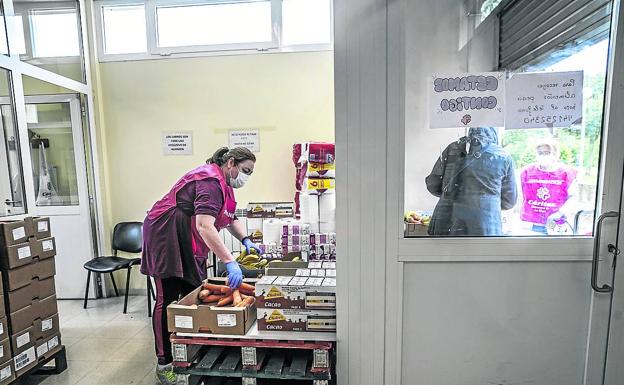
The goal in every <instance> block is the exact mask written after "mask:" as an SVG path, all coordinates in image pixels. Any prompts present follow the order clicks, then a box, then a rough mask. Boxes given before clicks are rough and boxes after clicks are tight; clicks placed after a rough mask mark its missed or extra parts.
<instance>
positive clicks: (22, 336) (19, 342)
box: [11, 326, 37, 356]
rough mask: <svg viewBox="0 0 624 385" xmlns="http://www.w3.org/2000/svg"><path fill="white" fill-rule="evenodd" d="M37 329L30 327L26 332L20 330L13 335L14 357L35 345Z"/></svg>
mask: <svg viewBox="0 0 624 385" xmlns="http://www.w3.org/2000/svg"><path fill="white" fill-rule="evenodd" d="M35 337H36V336H35V327H34V326H29V327H27V328H25V329H24V330H20V331H19V332H16V333H14V334H12V335H11V350H12V351H13V355H14V356H17V355H18V354H20V353H22V352H24V351H26V350H28V349H30V348H31V347H32V346H34V345H35V341H36V340H37V339H36V338H35Z"/></svg>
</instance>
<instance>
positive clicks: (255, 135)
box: [228, 129, 260, 152]
mask: <svg viewBox="0 0 624 385" xmlns="http://www.w3.org/2000/svg"><path fill="white" fill-rule="evenodd" d="M228 144H229V147H230V148H234V147H245V148H248V149H249V150H250V151H251V152H259V151H260V131H259V130H258V129H246V130H229V143H228Z"/></svg>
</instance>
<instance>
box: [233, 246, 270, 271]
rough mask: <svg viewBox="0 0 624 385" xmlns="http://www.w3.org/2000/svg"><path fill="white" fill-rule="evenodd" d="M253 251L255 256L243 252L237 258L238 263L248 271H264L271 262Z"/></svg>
mask: <svg viewBox="0 0 624 385" xmlns="http://www.w3.org/2000/svg"><path fill="white" fill-rule="evenodd" d="M252 251H253V252H254V254H247V252H246V251H245V250H243V251H241V253H240V254H239V256H238V257H236V262H238V263H239V264H240V265H241V266H243V267H245V268H246V269H248V270H259V269H264V268H265V267H266V265H268V264H269V260H268V259H266V258H262V257H260V256H258V255H257V254H255V250H252Z"/></svg>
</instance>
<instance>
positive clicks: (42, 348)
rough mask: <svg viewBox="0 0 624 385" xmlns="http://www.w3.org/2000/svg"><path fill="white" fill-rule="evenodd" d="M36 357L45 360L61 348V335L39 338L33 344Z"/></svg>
mask: <svg viewBox="0 0 624 385" xmlns="http://www.w3.org/2000/svg"><path fill="white" fill-rule="evenodd" d="M35 347H36V353H37V359H38V360H39V361H41V360H47V359H48V358H50V357H52V356H53V355H54V353H56V352H58V351H59V350H61V335H60V334H55V335H53V336H51V337H48V338H45V339H40V340H38V341H37V343H36V344H35Z"/></svg>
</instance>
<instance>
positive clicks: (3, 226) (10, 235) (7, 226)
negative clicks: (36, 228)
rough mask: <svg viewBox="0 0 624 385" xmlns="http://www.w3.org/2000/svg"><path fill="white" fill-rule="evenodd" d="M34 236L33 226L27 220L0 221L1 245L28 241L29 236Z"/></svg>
mask: <svg viewBox="0 0 624 385" xmlns="http://www.w3.org/2000/svg"><path fill="white" fill-rule="evenodd" d="M32 236H34V234H33V233H32V227H31V226H29V225H28V224H26V222H25V221H15V220H3V221H0V247H2V248H5V247H8V246H13V245H17V244H20V243H24V242H28V238H30V237H32Z"/></svg>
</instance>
